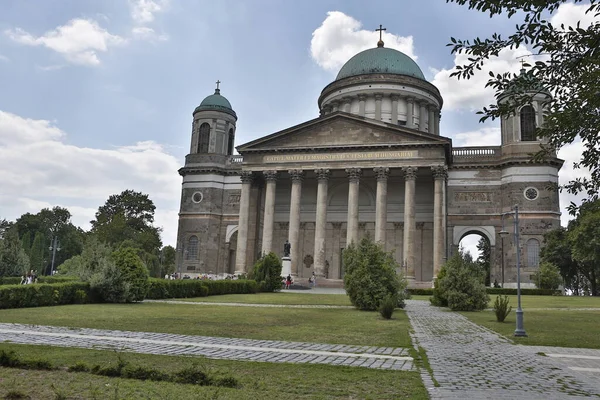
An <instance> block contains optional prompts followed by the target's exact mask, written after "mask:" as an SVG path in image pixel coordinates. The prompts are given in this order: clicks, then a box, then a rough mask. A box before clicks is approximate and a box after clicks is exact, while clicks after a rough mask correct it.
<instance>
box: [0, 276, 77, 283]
mask: <svg viewBox="0 0 600 400" xmlns="http://www.w3.org/2000/svg"><path fill="white" fill-rule="evenodd" d="M21 279H22V278H21V277H20V276H0V285H19V284H20V283H21ZM78 280H79V278H77V277H76V276H65V275H58V276H57V275H52V276H38V281H37V283H63V282H75V281H78Z"/></svg>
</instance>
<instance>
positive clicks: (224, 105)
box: [194, 89, 237, 118]
mask: <svg viewBox="0 0 600 400" xmlns="http://www.w3.org/2000/svg"><path fill="white" fill-rule="evenodd" d="M198 111H221V112H226V113H228V114H231V115H233V116H234V117H236V118H237V115H236V114H235V111H233V108H231V103H230V102H229V100H227V99H226V98H225V97H224V96H221V90H220V89H216V90H215V94H211V95H210V96H207V97H206V98H205V99H204V100H202V103H200V105H199V106H198V107H196V109H195V110H194V114H195V113H197V112H198Z"/></svg>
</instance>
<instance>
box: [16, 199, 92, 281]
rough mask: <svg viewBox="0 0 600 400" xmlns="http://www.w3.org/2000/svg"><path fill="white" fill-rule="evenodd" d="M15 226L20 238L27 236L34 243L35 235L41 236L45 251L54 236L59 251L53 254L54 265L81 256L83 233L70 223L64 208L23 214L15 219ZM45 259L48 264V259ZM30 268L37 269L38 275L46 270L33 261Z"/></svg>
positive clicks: (68, 213) (69, 216)
mask: <svg viewBox="0 0 600 400" xmlns="http://www.w3.org/2000/svg"><path fill="white" fill-rule="evenodd" d="M15 226H16V227H17V229H18V231H19V236H20V237H21V238H23V237H26V236H27V235H29V237H30V239H33V240H34V241H35V237H36V235H37V234H38V233H39V234H41V235H42V236H43V237H44V239H45V242H44V248H45V249H48V247H49V246H50V244H51V243H52V240H53V238H54V237H55V236H56V237H57V238H58V244H59V247H60V249H61V250H60V251H59V252H56V254H55V257H56V259H55V265H60V264H62V263H63V262H64V261H65V260H67V259H69V258H71V257H73V256H75V255H78V254H81V251H82V249H83V237H84V232H83V230H82V229H81V228H78V227H76V226H75V225H73V224H72V223H71V213H70V212H69V210H67V209H66V208H62V207H53V208H52V209H50V208H43V209H42V210H40V212H38V213H37V214H31V213H26V214H23V215H21V216H20V217H19V218H18V219H17V221H16V222H15ZM25 251H28V249H25ZM45 258H46V261H48V263H49V262H50V259H49V257H45ZM32 267H34V268H35V269H39V272H40V273H43V272H44V271H45V270H47V269H46V265H45V266H44V268H42V269H40V268H41V267H40V265H38V264H36V263H34V262H33V261H32Z"/></svg>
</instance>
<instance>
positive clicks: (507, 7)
mask: <svg viewBox="0 0 600 400" xmlns="http://www.w3.org/2000/svg"><path fill="white" fill-rule="evenodd" d="M446 1H447V2H451V3H457V4H459V5H468V8H469V9H474V10H478V11H481V12H484V13H488V14H489V15H490V18H492V17H494V16H498V15H502V14H506V15H507V16H508V17H509V18H511V17H515V16H516V17H523V21H522V23H519V24H517V27H516V30H515V32H514V33H512V34H511V35H509V36H508V37H502V36H501V35H499V34H496V33H495V34H493V35H492V36H491V38H486V39H484V40H481V39H479V38H475V39H474V40H472V41H469V40H459V39H455V38H451V39H450V40H451V43H449V44H448V46H451V47H452V53H453V54H454V53H458V54H465V55H467V56H468V63H467V64H465V65H461V66H457V68H456V71H455V72H453V73H452V75H451V76H455V77H457V78H458V79H469V78H471V77H473V75H474V73H475V72H476V71H477V70H480V69H482V68H483V66H484V63H485V61H486V60H488V59H489V58H490V57H493V56H497V55H498V54H499V52H500V51H501V50H502V49H506V48H515V47H518V46H521V45H526V46H531V50H532V51H533V53H534V54H537V55H542V56H543V58H540V60H538V61H535V63H533V64H532V65H526V66H528V67H531V68H530V70H529V71H528V73H526V74H521V75H519V76H515V75H514V74H510V73H507V72H504V73H495V72H493V71H490V73H489V74H490V77H491V78H490V79H489V80H488V83H487V85H486V86H488V87H492V88H494V89H495V90H496V99H498V98H499V96H501V95H507V94H508V97H507V99H508V101H506V102H505V103H504V104H492V105H490V106H488V107H484V108H483V110H481V111H479V114H481V115H482V118H481V121H485V120H486V119H488V118H490V119H492V120H493V119H495V118H500V117H504V116H507V115H510V114H512V113H514V112H515V110H516V108H517V107H518V106H520V105H524V104H527V103H529V102H530V101H531V92H529V94H526V93H524V92H523V90H518V89H531V86H532V85H531V84H532V82H538V83H541V84H542V86H539V85H538V88H539V90H543V91H547V92H549V93H551V94H552V96H553V97H552V99H551V100H549V101H548V103H547V104H546V105H545V106H546V109H547V110H548V113H547V115H545V116H544V125H543V127H538V128H537V130H536V135H537V136H538V137H543V138H546V139H547V141H548V146H544V147H543V148H542V149H541V150H540V151H539V152H538V153H537V154H536V155H535V158H536V159H544V158H545V157H547V156H549V155H552V154H553V152H554V151H555V149H559V148H560V147H562V146H564V145H565V144H569V143H573V142H574V141H576V140H577V139H580V140H581V142H582V144H583V146H584V150H583V152H582V153H581V158H580V159H579V161H578V162H576V163H575V164H574V167H575V168H588V169H589V170H590V171H591V177H590V178H586V177H584V176H580V177H578V178H575V179H573V180H572V181H570V182H569V183H567V184H566V185H565V188H566V189H567V191H568V192H569V193H581V192H583V193H585V194H587V195H588V196H589V198H590V200H595V199H598V190H599V189H600V135H598V127H599V126H600V113H599V112H598V110H599V109H600V92H599V90H598V85H597V82H598V77H599V74H600V51H599V49H600V22H598V21H596V22H594V23H592V24H591V25H590V26H580V25H579V24H578V25H577V26H576V27H565V26H562V25H561V26H560V27H558V26H553V25H552V24H551V23H550V22H549V21H548V19H547V15H548V14H551V13H553V12H554V11H556V10H557V9H558V7H559V6H560V5H561V4H563V3H565V1H564V0H544V1H539V0H446ZM573 1H574V3H584V1H583V0H573ZM585 3H589V4H587V6H586V7H587V13H590V14H591V15H594V14H597V13H598V12H599V11H600V1H599V0H586V1H585ZM509 89H516V90H509ZM569 210H570V212H571V213H572V214H574V213H575V211H576V206H575V204H573V203H571V205H570V206H569Z"/></svg>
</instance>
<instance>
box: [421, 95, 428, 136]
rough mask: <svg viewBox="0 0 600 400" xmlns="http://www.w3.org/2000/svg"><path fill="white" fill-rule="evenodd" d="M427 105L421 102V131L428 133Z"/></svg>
mask: <svg viewBox="0 0 600 400" xmlns="http://www.w3.org/2000/svg"><path fill="white" fill-rule="evenodd" d="M426 107H427V106H426V103H425V102H421V103H420V104H419V130H420V131H421V132H427V130H426V129H425V119H427V108H426Z"/></svg>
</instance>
